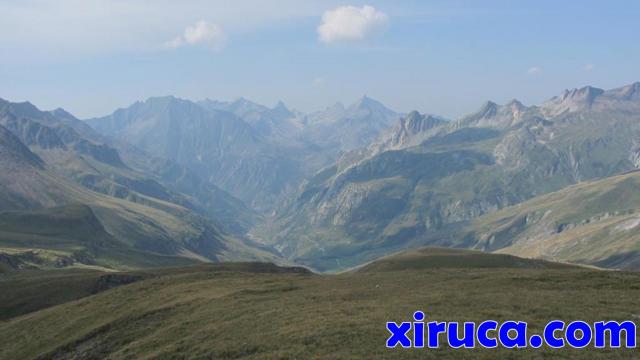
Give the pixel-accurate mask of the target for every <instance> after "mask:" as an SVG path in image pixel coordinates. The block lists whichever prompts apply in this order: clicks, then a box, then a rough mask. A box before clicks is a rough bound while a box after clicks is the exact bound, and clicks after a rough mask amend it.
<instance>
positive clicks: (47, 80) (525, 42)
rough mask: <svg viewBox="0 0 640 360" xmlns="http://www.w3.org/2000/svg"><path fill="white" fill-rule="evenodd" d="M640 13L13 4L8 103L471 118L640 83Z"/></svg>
mask: <svg viewBox="0 0 640 360" xmlns="http://www.w3.org/2000/svg"><path fill="white" fill-rule="evenodd" d="M638 19H640V2H638V1H622V0H609V1H604V0H603V1H589V0H564V1H550V0H535V1H528V0H519V1H507V0H486V1H471V0H469V1H456V0H446V1H430V0H422V1H418V0H415V1H414V0H395V1H383V0H380V1H375V0H371V1H365V2H361V1H350V0H344V1H333V0H323V1H318V0H272V1H270V0H234V1H228V0H225V1H216V0H182V1H169V0H0V98H4V99H7V100H10V101H30V102H32V103H34V104H35V105H37V106H38V107H40V108H42V109H53V108H57V107H63V108H65V109H66V110H68V111H70V112H72V113H73V114H75V115H76V116H78V117H80V118H89V117H94V116H103V115H106V114H109V113H111V112H113V111H114V110H115V109H116V108H120V107H126V106H128V105H130V104H131V103H133V102H135V101H138V100H144V99H146V98H148V97H151V96H163V95H175V96H178V97H182V98H187V99H192V100H200V99H204V98H210V99H216V100H233V99H236V98H238V97H245V98H248V99H251V100H253V101H256V102H258V103H262V104H265V105H268V106H273V105H275V104H276V102H277V101H279V100H282V101H284V102H285V103H286V104H287V105H288V106H289V107H290V108H294V109H297V110H300V111H304V112H310V111H314V110H319V109H323V108H325V107H327V106H330V105H332V104H334V103H335V102H338V101H339V102H343V103H345V104H349V103H352V102H354V101H356V99H357V98H359V97H361V96H363V95H367V96H369V97H372V98H374V99H377V100H379V101H381V102H382V103H384V104H385V105H387V106H388V107H390V108H392V109H394V110H397V111H401V112H408V111H411V110H418V111H420V112H427V113H432V114H438V115H442V116H446V117H449V118H452V119H455V118H457V117H459V116H461V115H464V114H466V113H470V112H473V111H475V110H477V109H478V108H479V107H480V106H481V104H482V103H483V102H485V101H487V100H492V101H495V102H498V103H506V102H508V101H509V100H511V99H513V98H517V99H519V100H520V101H522V102H523V103H525V104H529V105H531V104H537V103H540V102H542V101H544V100H546V99H548V98H550V97H552V96H554V95H556V94H559V93H561V92H562V91H563V90H564V89H567V88H569V89H571V88H577V87H582V86H586V85H593V86H596V87H601V88H605V89H607V88H614V87H619V86H622V85H626V84H630V83H633V82H635V81H640V41H639V38H640V21H639V20H638Z"/></svg>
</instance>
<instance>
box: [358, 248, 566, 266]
mask: <svg viewBox="0 0 640 360" xmlns="http://www.w3.org/2000/svg"><path fill="white" fill-rule="evenodd" d="M471 268H476V269H495V268H499V269H503V268H514V269H576V268H577V267H576V266H575V265H570V264H562V263H557V262H549V261H544V260H535V259H524V258H520V257H516V256H511V255H500V254H488V253H482V252H478V251H471V250H461V249H447V248H437V247H425V248H420V249H417V250H410V251H403V252H400V253H398V254H394V255H389V256H385V257H383V258H380V259H378V260H375V261H373V262H370V263H368V264H365V265H363V266H361V267H358V268H357V269H356V270H355V271H358V272H383V271H402V270H428V269H471Z"/></svg>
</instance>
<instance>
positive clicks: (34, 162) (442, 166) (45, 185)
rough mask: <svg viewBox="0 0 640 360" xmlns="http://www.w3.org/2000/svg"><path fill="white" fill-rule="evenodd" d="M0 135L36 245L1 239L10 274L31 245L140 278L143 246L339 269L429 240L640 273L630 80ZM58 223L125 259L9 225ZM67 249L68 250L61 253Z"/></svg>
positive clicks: (163, 252) (38, 117) (187, 114)
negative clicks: (473, 107)
mask: <svg viewBox="0 0 640 360" xmlns="http://www.w3.org/2000/svg"><path fill="white" fill-rule="evenodd" d="M0 126H1V128H0V129H1V130H2V131H0V135H2V136H1V137H0V140H2V146H1V147H0V163H1V164H2V168H3V169H10V171H4V172H3V174H2V175H0V197H1V199H0V200H2V201H1V202H0V210H4V211H8V212H7V213H3V215H0V224H4V225H3V226H2V227H0V231H2V229H3V228H5V227H6V228H7V229H9V228H10V229H13V230H11V232H10V234H9V235H7V236H5V237H4V238H5V239H11V237H12V236H17V235H15V234H22V235H20V237H21V238H25V239H26V238H30V239H32V240H29V241H33V242H30V243H29V244H31V245H28V246H27V245H26V243H25V244H23V245H24V246H22V247H20V246H18V245H20V244H19V243H18V242H15V241H13V240H11V241H9V240H5V241H6V243H3V242H2V240H1V239H2V237H0V248H4V247H5V245H6V248H7V249H9V250H4V251H5V252H8V251H11V252H12V253H13V254H16V253H20V254H22V255H20V256H17V255H15V256H13V259H14V260H15V261H17V262H20V261H22V262H26V263H33V261H32V260H28V259H29V256H31V255H25V251H32V250H33V251H35V250H37V249H41V250H43V251H45V250H46V251H47V252H48V254H49V255H50V256H54V255H51V254H57V255H55V256H62V258H65V256H66V257H69V256H71V258H72V260H70V261H72V262H74V261H75V262H76V263H83V264H85V263H86V264H93V266H106V267H109V266H112V267H118V266H124V267H136V266H140V265H141V264H142V263H141V262H140V259H141V257H137V258H136V259H133V260H132V259H126V258H125V257H123V256H124V255H123V254H125V253H126V252H127V251H134V252H140V251H141V252H142V253H149V254H154V256H156V255H157V256H161V257H167V256H168V257H169V258H170V259H171V260H168V262H175V261H177V262H178V263H179V262H181V261H184V259H187V261H197V260H198V259H200V260H207V259H208V260H219V259H252V258H269V259H275V258H276V257H280V261H284V262H295V263H299V264H304V265H308V266H310V267H313V268H315V269H319V270H336V269H343V268H348V267H351V266H355V265H358V264H361V263H363V262H365V261H369V260H371V259H374V258H376V257H379V256H382V255H385V254H388V253H391V252H395V251H398V250H402V249H406V248H413V247H418V246H423V245H438V246H445V247H461V248H474V249H480V250H483V251H487V252H503V253H509V254H514V255H519V256H531V257H539V258H544V259H550V260H555V261H571V262H577V263H583V264H593V265H598V266H605V267H613V268H637V267H640V263H639V260H638V259H639V258H640V257H638V254H640V238H637V237H636V236H635V235H633V234H634V232H633V229H635V228H636V225H637V224H636V222H637V221H636V219H635V218H636V215H635V212H636V208H637V205H635V204H636V202H635V194H636V190H637V187H636V182H637V179H636V177H637V176H636V173H633V172H632V173H628V174H626V175H622V174H624V173H626V172H630V171H634V170H636V169H638V168H640V140H638V139H640V83H634V84H631V85H628V86H624V87H621V88H617V89H612V90H607V91H605V90H601V89H597V88H593V87H585V88H581V89H574V90H567V91H565V92H563V93H562V94H560V95H558V96H555V97H553V98H551V99H550V100H548V101H546V102H544V103H542V104H540V105H536V106H526V105H524V104H522V103H521V102H519V101H517V100H513V101H510V102H509V103H507V104H504V105H499V104H496V103H493V102H487V103H485V104H484V105H483V106H482V107H481V108H480V109H479V110H478V111H477V112H475V113H472V114H469V115H467V116H464V117H462V118H460V119H458V120H455V121H449V120H446V119H444V118H441V117H438V116H435V115H428V114H420V113H418V112H415V111H414V112H410V113H408V114H400V113H397V112H395V111H393V110H390V109H388V108H387V107H385V106H384V105H382V104H381V103H380V102H378V101H375V100H373V99H371V98H368V97H366V96H365V97H362V98H361V99H358V100H357V101H356V102H355V103H353V104H351V105H349V106H343V105H342V104H336V105H334V106H331V107H328V108H327V109H324V110H322V111H317V112H313V113H310V114H304V113H301V112H298V111H295V110H291V109H289V108H288V107H287V106H286V105H285V104H284V103H282V102H279V103H278V104H276V106H274V107H267V106H263V105H260V104H257V103H254V102H252V101H250V100H247V99H243V98H241V99H238V100H236V101H232V102H221V101H215V100H203V101H199V102H193V101H189V100H184V99H179V98H175V97H172V96H167V97H156V98H150V99H148V100H146V101H143V102H137V103H135V104H133V105H131V106H129V107H128V108H123V109H119V110H116V111H115V112H114V113H113V114H111V115H108V116H105V117H102V118H95V119H90V120H87V121H82V120H79V119H77V118H75V117H74V116H73V115H71V114H69V113H68V112H66V111H64V110H63V109H56V110H53V111H41V110H39V109H37V108H36V107H35V106H33V105H31V104H29V103H11V102H8V101H4V100H0ZM19 179H24V180H22V181H20V180H19ZM585 193H588V194H590V195H589V197H585V196H584V194H585ZM51 209H55V210H51ZM57 213H59V214H62V215H64V214H67V215H68V219H76V220H68V223H70V224H72V223H76V222H77V223H78V224H85V225H82V226H85V227H86V226H89V228H92V229H94V230H95V231H96V233H98V234H102V235H100V236H98V238H100V239H102V240H100V241H101V242H100V244H102V243H104V244H113V246H115V247H116V248H118V249H120V250H118V251H119V252H118V255H117V256H115V255H113V256H112V255H108V256H107V255H105V254H109V253H110V252H109V251H105V250H104V248H103V247H101V246H102V245H95V244H92V245H91V246H89V245H88V244H86V243H84V242H83V241H86V239H84V238H83V239H78V238H77V237H78V236H77V235H74V234H75V233H73V232H72V233H69V234H66V233H64V232H63V233H61V234H62V235H60V234H59V233H58V232H55V234H57V235H55V234H54V233H53V232H52V233H51V234H48V235H46V236H45V237H44V238H40V235H39V234H29V231H30V230H29V227H28V226H23V227H20V226H18V225H19V224H27V223H28V222H27V220H25V219H32V218H33V219H42V218H43V217H44V218H49V219H51V218H52V217H53V216H54V215H55V214H57ZM3 219H4V220H3ZM2 221H4V223H3V222H2ZM28 221H31V220H28ZM34 221H35V220H34ZM38 221H39V220H38ZM43 221H44V220H43ZM45 223H46V221H45ZM12 224H14V225H15V226H14V225H12ZM634 224H636V225H634ZM632 225H633V226H632ZM83 229H84V228H83ZM620 229H623V230H620ZM624 229H626V230H624ZM56 231H57V230H56ZM78 231H80V230H78ZM82 231H85V230H82ZM82 231H80V233H82ZM92 231H93V230H92ZM52 234H54V235H55V236H54V235H52ZM65 234H66V235H65ZM58 235H60V236H62V237H60V236H58ZM45 238H46V239H49V240H46V241H44V240H42V239H45ZM62 238H64V239H66V238H72V239H74V240H73V241H71V242H70V243H69V244H68V246H63V247H62V248H61V249H62V250H60V251H62V253H58V252H57V251H59V249H57V248H56V247H55V246H51V244H52V243H56V242H57V241H61V239H62ZM33 239H40V240H37V241H36V240H33ZM52 239H53V240H52ZM41 240H42V241H41ZM70 244H73V245H70ZM32 245H33V246H32ZM96 246H97V247H96ZM110 246H111V245H110ZM76 248H78V249H81V250H78V251H76V250H70V249H76ZM19 249H22V250H19ZM34 249H35V250H34ZM1 251H3V250H0V252H1ZM69 254H71V255H69ZM74 254H75V255H74ZM84 255H87V256H86V257H83V256H84ZM25 256H26V257H25ZM55 256H54V257H55ZM74 256H75V257H74ZM105 256H106V257H105ZM109 256H110V257H109ZM41 258H43V257H42V256H41ZM103 258H104V259H107V258H108V260H104V259H103ZM16 259H22V260H19V261H18V260H16ZM92 259H93V260H92ZM118 259H119V260H118ZM163 259H165V258H163ZM176 259H177V260H176ZM29 261H31V262H29ZM39 261H44V260H42V259H40V260H39ZM61 261H62V260H61ZM118 261H120V263H118ZM163 261H164V260H162V261H160V260H158V262H163ZM63 262H64V261H63ZM26 263H25V264H26ZM151 263H154V261H151ZM114 264H116V265H114ZM145 264H146V263H145ZM32 265H33V264H32ZM25 266H26V265H25Z"/></svg>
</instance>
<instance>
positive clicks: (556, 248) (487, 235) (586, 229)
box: [467, 171, 640, 269]
mask: <svg viewBox="0 0 640 360" xmlns="http://www.w3.org/2000/svg"><path fill="white" fill-rule="evenodd" d="M639 229H640V172H637V171H635V172H630V173H627V174H623V175H619V176H613V177H610V178H605V179H602V180H597V181H589V182H584V183H580V184H578V185H575V186H571V187H568V188H566V189H563V190H561V191H558V192H555V193H551V194H548V195H543V196H540V197H536V198H534V199H532V200H529V201H527V202H524V203H522V204H519V205H516V206H512V207H509V208H506V209H503V210H501V211H499V212H496V213H494V214H490V215H486V216H483V217H481V218H479V219H477V221H476V222H475V223H474V224H473V230H472V231H471V233H470V234H467V240H469V239H470V238H473V241H477V244H476V245H475V247H476V248H479V249H483V250H485V251H499V252H503V253H509V254H514V255H519V256H526V257H537V258H544V259H550V260H562V261H571V262H576V263H582V264H593V265H598V266H602V267H610V268H627V269H640V232H639V231H638V230H639Z"/></svg>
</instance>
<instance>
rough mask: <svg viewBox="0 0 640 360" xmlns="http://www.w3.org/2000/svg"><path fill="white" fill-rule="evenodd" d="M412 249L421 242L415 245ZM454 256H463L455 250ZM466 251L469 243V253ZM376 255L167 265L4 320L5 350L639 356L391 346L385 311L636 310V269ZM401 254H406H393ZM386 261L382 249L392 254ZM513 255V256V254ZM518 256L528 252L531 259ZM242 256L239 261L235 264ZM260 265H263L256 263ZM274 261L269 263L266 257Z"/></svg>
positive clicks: (595, 314) (543, 318)
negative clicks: (325, 272)
mask: <svg viewBox="0 0 640 360" xmlns="http://www.w3.org/2000/svg"><path fill="white" fill-rule="evenodd" d="M414 255H415V254H414ZM449 256H451V258H450V259H451V262H452V263H456V262H458V261H459V260H456V259H455V257H454V256H453V254H450V255H449ZM463 256H465V259H468V257H466V256H469V254H465V255H463ZM481 256H482V257H485V256H486V261H480V262H475V261H474V262H473V263H472V264H471V265H469V267H466V268H463V267H457V268H452V267H448V266H449V265H451V263H444V264H442V265H444V267H438V266H434V267H431V268H429V267H416V266H415V262H414V261H413V260H410V261H408V262H407V264H406V266H404V267H403V266H402V264H400V263H397V264H395V265H394V268H389V267H388V266H385V267H383V268H378V269H377V270H376V267H373V268H372V267H370V268H369V269H368V270H367V271H356V272H350V273H344V274H340V275H329V276H321V275H315V274H310V273H307V272H302V273H301V272H300V271H293V272H291V271H278V272H276V269H278V268H275V267H273V266H270V267H267V268H266V269H264V268H263V269H258V271H256V270H255V269H253V271H251V269H247V268H245V266H246V265H236V267H235V268H232V269H227V270H231V271H220V269H219V268H216V267H215V266H209V267H207V266H205V267H191V268H186V269H173V270H164V273H163V274H162V275H161V276H157V277H153V278H150V279H146V280H142V281H138V282H135V283H133V284H130V285H126V286H122V287H118V288H116V289H112V290H109V291H105V292H102V293H100V294H97V295H94V296H89V297H85V298H82V299H79V300H76V301H71V302H68V303H64V304H61V305H58V306H54V307H51V308H47V309H44V310H40V311H37V312H34V313H31V314H27V315H23V316H19V317H15V318H12V319H10V320H8V321H6V322H2V323H0V358H2V359H16V358H20V359H34V358H59V359H69V358H75V359H89V358H105V359H121V358H140V359H151V358H153V359H169V358H184V359H189V358H194V359H195V358H216V359H239V358H242V359H273V358H305V359H312V358H337V359H354V358H416V359H417V358H425V357H427V358H429V357H434V358H435V357H437V358H445V359H459V358H461V357H463V358H471V357H473V358H480V359H496V358H514V359H515V358H518V359H520V358H530V359H538V358H541V357H544V358H551V357H554V358H564V359H573V358H575V359H585V358H597V359H610V358H612V357H614V356H615V357H616V358H629V359H632V358H635V357H637V351H636V350H631V351H626V350H612V349H608V350H607V349H605V350H594V349H588V350H585V349H582V350H575V349H574V350H572V349H563V350H550V349H540V350H535V351H534V350H531V349H524V350H507V349H497V350H483V349H474V350H452V349H448V348H441V349H439V350H424V349H421V350H420V349H415V350H409V349H394V350H389V349H386V348H385V346H384V344H385V340H386V338H387V336H388V333H387V331H386V329H385V322H386V321H406V320H408V319H409V318H410V316H411V314H412V313H413V311H415V310H417V309H420V310H423V311H425V313H426V314H427V318H428V319H434V320H438V321H454V320H455V321H483V320H486V319H494V320H497V321H504V320H524V321H527V322H528V323H529V327H530V331H533V332H540V331H541V330H542V327H543V325H544V324H545V323H546V322H547V321H549V320H554V319H563V320H566V321H571V320H576V319H580V320H585V321H596V320H602V319H606V320H627V319H633V318H634V316H637V309H636V308H637V306H636V305H637V298H638V297H639V296H640V287H638V286H636V285H635V284H638V283H639V281H640V274H637V273H629V272H612V271H598V270H591V269H584V268H575V269H560V268H549V267H547V268H540V267H539V264H538V263H537V264H532V266H533V268H531V267H529V266H527V267H524V268H522V267H510V268H504V267H499V268H491V269H488V268H486V267H485V265H487V264H488V263H490V262H492V261H497V262H498V263H504V262H503V261H504V259H505V257H502V256H500V257H496V256H495V255H481ZM398 259H402V258H398ZM385 261H386V260H385ZM512 264H513V262H512V261H507V263H506V265H507V266H511V265H512ZM523 264H528V262H526V261H524V262H523ZM238 266H239V267H238ZM252 266H258V265H255V264H254V265H252ZM262 266H263V267H264V266H267V265H262Z"/></svg>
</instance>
